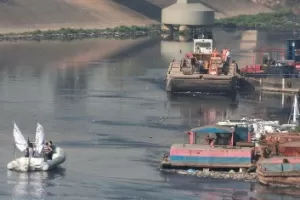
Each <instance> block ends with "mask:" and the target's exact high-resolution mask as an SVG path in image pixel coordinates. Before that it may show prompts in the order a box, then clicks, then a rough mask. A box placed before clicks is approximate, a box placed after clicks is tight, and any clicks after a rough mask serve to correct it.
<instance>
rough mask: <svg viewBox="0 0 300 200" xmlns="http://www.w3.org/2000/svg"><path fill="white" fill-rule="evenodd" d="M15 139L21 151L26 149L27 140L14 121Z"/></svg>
mask: <svg viewBox="0 0 300 200" xmlns="http://www.w3.org/2000/svg"><path fill="white" fill-rule="evenodd" d="M14 139H15V143H16V146H17V148H18V149H19V150H20V151H21V152H23V151H25V149H26V147H27V141H26V140H25V138H24V136H23V135H22V133H21V131H20V129H19V127H18V126H17V124H16V123H14Z"/></svg>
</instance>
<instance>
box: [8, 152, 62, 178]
mask: <svg viewBox="0 0 300 200" xmlns="http://www.w3.org/2000/svg"><path fill="white" fill-rule="evenodd" d="M65 160H66V154H65V152H64V150H63V149H62V148H60V147H56V148H55V152H54V154H53V156H52V160H47V161H44V158H35V157H20V158H17V159H15V160H13V161H11V162H10V163H8V164H7V169H9V170H15V171H25V172H26V171H48V170H50V169H53V168H55V167H57V166H58V165H60V164H62V163H63V162H64V161H65Z"/></svg>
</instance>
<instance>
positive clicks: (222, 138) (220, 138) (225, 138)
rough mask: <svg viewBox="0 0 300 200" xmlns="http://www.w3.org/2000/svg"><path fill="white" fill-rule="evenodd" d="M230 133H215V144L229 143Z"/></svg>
mask: <svg viewBox="0 0 300 200" xmlns="http://www.w3.org/2000/svg"><path fill="white" fill-rule="evenodd" d="M231 136H232V134H231V133H230V134H216V142H215V145H229V143H230V140H231Z"/></svg>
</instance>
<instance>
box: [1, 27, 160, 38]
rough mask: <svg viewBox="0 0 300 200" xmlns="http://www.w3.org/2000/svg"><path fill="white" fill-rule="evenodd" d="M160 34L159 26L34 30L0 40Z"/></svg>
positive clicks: (10, 35)
mask: <svg viewBox="0 0 300 200" xmlns="http://www.w3.org/2000/svg"><path fill="white" fill-rule="evenodd" d="M159 32H160V25H150V26H118V27H115V28H106V29H72V28H62V29H59V30H47V31H41V30H36V31H33V32H23V33H7V34H0V40H14V39H28V40H40V39H74V38H89V37H117V38H132V37H134V38H136V37H141V36H146V35H152V34H157V33H159Z"/></svg>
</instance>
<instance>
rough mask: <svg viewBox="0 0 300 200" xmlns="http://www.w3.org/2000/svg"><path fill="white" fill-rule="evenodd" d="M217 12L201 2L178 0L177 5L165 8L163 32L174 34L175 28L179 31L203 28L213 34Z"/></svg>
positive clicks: (196, 0) (162, 19)
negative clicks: (212, 27)
mask: <svg viewBox="0 0 300 200" xmlns="http://www.w3.org/2000/svg"><path fill="white" fill-rule="evenodd" d="M214 21H215V12H214V11H213V10H212V9H210V8H208V7H206V6H205V5H203V4H202V3H201V2H200V1H199V0H177V3H175V4H173V5H171V6H169V7H167V8H164V9H163V10H162V14H161V23H162V30H163V31H168V32H172V31H173V30H174V27H175V26H179V28H178V30H179V31H186V30H189V29H191V28H194V27H202V28H204V29H205V31H207V32H209V33H211V32H212V29H211V26H212V25H213V24H214Z"/></svg>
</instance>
